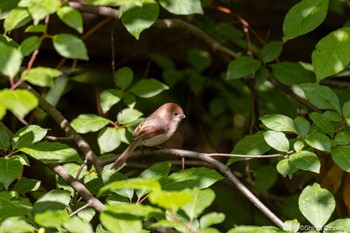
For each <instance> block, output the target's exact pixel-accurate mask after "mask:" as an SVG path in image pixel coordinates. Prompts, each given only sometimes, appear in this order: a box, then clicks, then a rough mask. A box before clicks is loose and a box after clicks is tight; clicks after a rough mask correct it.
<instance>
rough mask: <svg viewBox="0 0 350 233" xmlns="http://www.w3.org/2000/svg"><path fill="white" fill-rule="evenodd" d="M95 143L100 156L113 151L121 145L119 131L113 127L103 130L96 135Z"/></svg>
mask: <svg viewBox="0 0 350 233" xmlns="http://www.w3.org/2000/svg"><path fill="white" fill-rule="evenodd" d="M97 142H98V146H99V147H100V152H101V154H104V153H106V152H110V151H113V150H114V149H116V148H118V146H119V145H120V143H121V140H120V133H119V129H116V128H115V127H107V128H104V129H103V130H101V131H100V132H99V133H98V136H97Z"/></svg>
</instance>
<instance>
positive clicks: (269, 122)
mask: <svg viewBox="0 0 350 233" xmlns="http://www.w3.org/2000/svg"><path fill="white" fill-rule="evenodd" d="M260 120H261V121H262V123H263V124H264V125H265V126H266V127H267V128H269V129H271V130H274V131H279V132H296V130H295V128H294V122H293V120H292V119H291V118H290V117H288V116H285V115H281V114H271V115H265V116H263V117H260Z"/></svg>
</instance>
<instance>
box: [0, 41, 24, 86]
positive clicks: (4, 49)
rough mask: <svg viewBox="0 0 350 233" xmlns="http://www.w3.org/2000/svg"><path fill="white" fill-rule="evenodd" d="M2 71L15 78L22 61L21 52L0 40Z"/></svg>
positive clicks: (0, 71) (0, 67) (0, 70)
mask: <svg viewBox="0 0 350 233" xmlns="http://www.w3.org/2000/svg"><path fill="white" fill-rule="evenodd" d="M0 51H1V53H0V73H2V74H4V75H6V76H8V77H9V78H11V79H13V78H14V77H15V76H16V74H17V73H18V71H19V68H20V66H21V63H22V54H21V52H20V51H19V50H18V49H16V48H14V47H12V46H10V45H8V44H5V43H3V42H1V41H0Z"/></svg>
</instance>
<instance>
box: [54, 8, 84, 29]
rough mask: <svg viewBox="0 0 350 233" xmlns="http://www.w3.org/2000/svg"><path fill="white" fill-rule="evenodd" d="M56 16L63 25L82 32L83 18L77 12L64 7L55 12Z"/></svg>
mask: <svg viewBox="0 0 350 233" xmlns="http://www.w3.org/2000/svg"><path fill="white" fill-rule="evenodd" d="M57 15H58V17H59V18H60V19H61V20H62V21H63V22H64V23H65V24H67V25H68V26H70V27H71V28H74V29H75V30H76V31H77V32H79V33H82V32H83V17H82V16H81V14H80V12H79V11H78V10H76V9H73V8H72V7H69V6H64V7H61V8H59V9H58V10H57Z"/></svg>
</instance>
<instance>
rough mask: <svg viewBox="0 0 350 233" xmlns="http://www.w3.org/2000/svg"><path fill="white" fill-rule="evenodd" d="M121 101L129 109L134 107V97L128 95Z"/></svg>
mask: <svg viewBox="0 0 350 233" xmlns="http://www.w3.org/2000/svg"><path fill="white" fill-rule="evenodd" d="M123 101H124V103H125V104H126V105H127V106H128V107H129V108H134V107H135V105H136V97H135V96H134V95H133V94H130V93H127V94H125V95H124V96H123Z"/></svg>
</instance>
